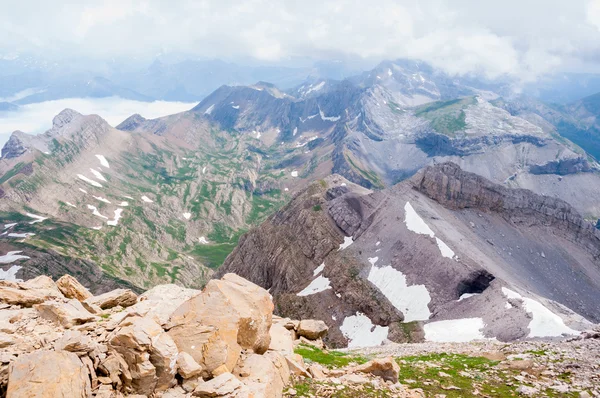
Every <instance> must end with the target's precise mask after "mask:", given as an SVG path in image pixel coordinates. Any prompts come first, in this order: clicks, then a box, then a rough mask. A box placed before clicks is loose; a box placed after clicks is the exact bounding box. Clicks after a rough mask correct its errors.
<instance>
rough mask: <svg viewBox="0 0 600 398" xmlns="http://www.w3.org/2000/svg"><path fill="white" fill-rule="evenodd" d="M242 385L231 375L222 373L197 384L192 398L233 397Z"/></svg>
mask: <svg viewBox="0 0 600 398" xmlns="http://www.w3.org/2000/svg"><path fill="white" fill-rule="evenodd" d="M243 386H244V385H243V384H242V382H241V381H239V380H238V379H237V378H236V377H235V376H234V375H232V374H231V373H223V374H222V375H220V376H217V377H215V378H214V379H212V380H209V381H207V382H204V383H200V384H198V387H196V389H195V390H194V392H193V393H192V395H193V396H194V397H201V398H209V397H235V396H236V395H237V394H238V393H240V392H241V390H242V389H243Z"/></svg>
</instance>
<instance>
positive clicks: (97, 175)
mask: <svg viewBox="0 0 600 398" xmlns="http://www.w3.org/2000/svg"><path fill="white" fill-rule="evenodd" d="M90 171H91V172H92V174H93V175H94V177H96V178H97V179H99V180H100V181H104V182H107V181H106V178H104V176H103V175H102V173H100V172H99V171H98V170H96V169H90Z"/></svg>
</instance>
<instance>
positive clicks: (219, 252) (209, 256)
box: [190, 243, 236, 269]
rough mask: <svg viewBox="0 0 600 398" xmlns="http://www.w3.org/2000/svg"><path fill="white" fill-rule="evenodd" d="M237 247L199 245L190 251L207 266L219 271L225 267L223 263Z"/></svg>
mask: <svg viewBox="0 0 600 398" xmlns="http://www.w3.org/2000/svg"><path fill="white" fill-rule="evenodd" d="M235 246H236V244H235V243H221V244H216V245H211V244H208V245H203V244H199V243H197V244H195V245H194V247H193V249H192V250H191V251H190V254H191V255H192V256H194V257H196V258H197V259H198V260H199V261H201V262H202V264H204V265H205V266H207V267H209V268H212V269H217V268H219V267H220V266H221V265H223V262H224V261H225V259H226V258H227V256H228V255H229V254H230V253H231V252H232V251H233V249H234V248H235Z"/></svg>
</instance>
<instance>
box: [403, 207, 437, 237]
mask: <svg viewBox="0 0 600 398" xmlns="http://www.w3.org/2000/svg"><path fill="white" fill-rule="evenodd" d="M404 211H405V213H406V215H405V218H404V223H405V224H406V228H408V230H409V231H412V232H414V233H417V234H420V235H428V236H429V237H431V238H433V237H434V236H435V234H434V233H433V231H432V230H431V228H429V225H427V224H426V223H425V221H423V219H422V218H421V217H420V216H419V215H418V214H417V212H416V211H415V209H414V208H413V207H412V205H411V204H410V202H406V204H405V205H404Z"/></svg>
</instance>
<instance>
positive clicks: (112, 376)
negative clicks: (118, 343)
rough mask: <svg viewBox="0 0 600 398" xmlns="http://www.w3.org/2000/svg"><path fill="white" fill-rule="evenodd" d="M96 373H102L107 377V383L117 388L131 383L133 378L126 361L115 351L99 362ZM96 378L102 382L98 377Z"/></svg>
mask: <svg viewBox="0 0 600 398" xmlns="http://www.w3.org/2000/svg"><path fill="white" fill-rule="evenodd" d="M98 374H99V375H104V376H105V377H106V378H108V380H109V384H114V385H116V386H117V388H119V389H120V388H121V386H122V385H131V382H132V380H133V378H132V376H131V373H130V372H129V366H128V365H127V362H125V360H124V359H123V357H122V356H121V355H119V354H117V353H115V352H113V353H111V354H110V355H108V356H107V357H106V358H105V359H104V360H103V361H102V362H100V364H99V365H98ZM98 379H99V380H100V381H101V382H102V380H101V378H100V377H99V378H98ZM103 384H104V383H103Z"/></svg>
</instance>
